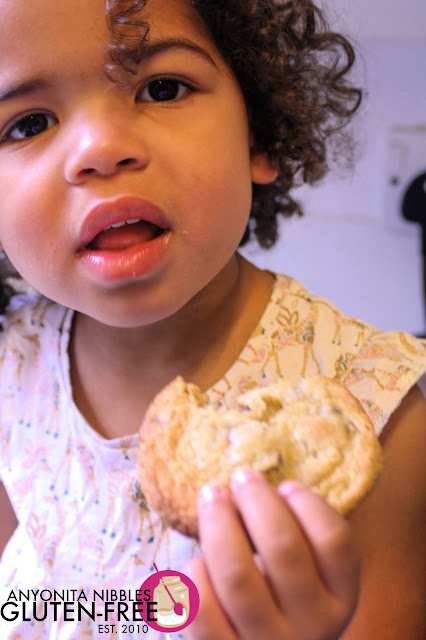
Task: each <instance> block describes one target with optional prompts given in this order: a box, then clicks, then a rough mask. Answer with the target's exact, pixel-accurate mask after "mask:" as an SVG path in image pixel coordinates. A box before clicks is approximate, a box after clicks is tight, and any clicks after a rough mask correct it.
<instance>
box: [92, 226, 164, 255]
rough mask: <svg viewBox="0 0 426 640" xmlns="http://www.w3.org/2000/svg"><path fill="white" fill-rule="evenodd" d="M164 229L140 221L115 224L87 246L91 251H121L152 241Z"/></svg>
mask: <svg viewBox="0 0 426 640" xmlns="http://www.w3.org/2000/svg"><path fill="white" fill-rule="evenodd" d="M164 232H165V229H163V228H161V227H159V226H157V225H155V224H152V223H151V222H147V221H145V220H140V219H130V220H126V221H123V222H117V223H116V224H113V225H111V226H109V227H106V228H105V229H104V230H103V231H101V232H100V233H98V234H97V235H96V236H95V237H94V238H93V240H92V241H91V242H90V243H89V244H88V245H87V247H86V248H87V249H89V250H91V251H123V250H124V249H127V248H128V247H132V246H135V245H138V244H142V243H145V242H149V241H151V240H154V239H155V238H157V237H158V236H160V235H161V234H163V233H164Z"/></svg>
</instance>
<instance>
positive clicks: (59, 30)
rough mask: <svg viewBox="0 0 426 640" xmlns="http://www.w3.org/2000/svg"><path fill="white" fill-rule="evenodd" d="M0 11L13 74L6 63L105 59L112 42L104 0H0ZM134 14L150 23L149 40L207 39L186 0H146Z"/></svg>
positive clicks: (2, 51)
mask: <svg viewBox="0 0 426 640" xmlns="http://www.w3.org/2000/svg"><path fill="white" fill-rule="evenodd" d="M111 4H113V5H114V3H111ZM120 4H123V3H120ZM129 4H131V3H126V6H129ZM117 6H118V3H117ZM114 10H115V7H114ZM0 15H1V21H0V69H1V70H2V71H3V72H5V70H7V68H9V69H10V71H11V73H12V74H13V73H14V71H12V67H11V65H15V64H16V65H18V66H19V68H22V69H25V68H26V67H29V68H30V67H32V66H33V65H37V66H39V67H40V65H41V66H43V65H45V64H47V66H49V65H54V66H55V65H56V66H58V65H61V64H63V65H65V66H66V64H67V61H68V62H69V61H70V54H73V55H72V56H71V57H74V58H75V57H76V56H77V55H78V57H79V58H80V59H81V60H82V61H83V60H85V61H86V64H87V65H90V64H91V62H92V63H94V62H95V61H96V63H98V62H100V61H102V62H105V59H106V52H107V49H108V45H109V44H110V40H111V35H110V30H109V25H108V20H107V15H106V0H0ZM133 17H134V16H132V18H133ZM135 17H136V18H137V20H138V21H141V22H142V23H145V24H148V25H149V33H150V39H156V38H163V37H169V36H171V35H173V36H179V35H184V36H186V37H191V38H198V39H203V40H206V38H207V36H206V35H205V33H203V32H204V29H203V25H202V22H201V19H200V18H199V16H198V14H197V13H196V11H195V9H194V8H193V7H192V6H191V3H190V2H188V0H147V2H146V3H145V7H144V8H143V9H142V10H141V11H140V12H139V14H138V15H137V16H135ZM141 31H143V28H142V27H141ZM15 70H16V68H15ZM46 71H48V69H46Z"/></svg>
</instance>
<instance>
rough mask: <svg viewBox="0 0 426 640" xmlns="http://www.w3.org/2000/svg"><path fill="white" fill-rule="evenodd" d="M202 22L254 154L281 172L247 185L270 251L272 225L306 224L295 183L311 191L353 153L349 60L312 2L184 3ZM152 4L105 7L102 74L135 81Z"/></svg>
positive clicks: (255, 224)
mask: <svg viewBox="0 0 426 640" xmlns="http://www.w3.org/2000/svg"><path fill="white" fill-rule="evenodd" d="M189 1H190V2H191V5H192V6H193V7H194V8H195V10H196V11H197V13H198V14H199V16H200V17H201V19H202V22H203V24H204V26H205V29H206V30H207V32H208V33H209V35H210V36H211V38H212V40H213V42H214V43H215V45H216V47H217V49H218V50H219V51H220V53H221V55H222V57H223V59H224V60H225V62H226V63H227V65H228V66H229V68H230V69H231V70H232V72H233V74H234V76H235V78H236V79H237V81H238V83H239V85H240V87H241V90H242V93H243V95H244V98H245V103H246V108H247V113H248V119H249V126H250V133H251V139H252V148H251V151H252V152H253V153H266V154H267V156H268V157H269V159H270V161H271V162H272V163H273V164H274V166H276V168H277V169H278V177H277V179H276V180H275V181H274V182H273V183H272V184H270V185H257V184H254V185H253V201H252V209H251V212H250V220H249V225H248V227H247V230H246V233H245V235H244V238H243V240H242V242H241V244H242V245H243V244H245V243H246V242H247V241H248V240H249V239H250V238H251V236H252V235H254V236H255V238H256V239H257V241H258V242H259V244H260V246H261V247H264V248H269V247H271V246H273V245H274V244H275V242H276V240H277V237H278V217H279V216H280V215H281V216H284V217H289V216H291V215H293V214H295V213H296V214H299V215H301V214H302V209H301V206H300V204H299V203H298V202H296V201H295V200H294V199H293V198H292V196H291V195H290V191H291V189H292V188H293V187H294V186H295V185H296V183H297V182H300V181H303V182H305V183H307V184H313V183H315V182H317V181H318V180H320V179H321V178H322V177H324V175H325V174H326V173H327V171H328V169H329V164H330V162H329V159H330V152H331V150H332V149H333V148H336V145H337V148H338V149H339V150H340V151H342V150H344V149H345V148H346V151H350V141H349V139H348V136H346V135H345V134H343V133H342V131H343V129H344V127H345V126H346V125H347V123H348V122H349V120H350V118H351V116H352V115H353V114H354V113H355V111H356V110H357V109H358V107H359V105H360V102H361V96H362V92H361V90H360V89H358V88H356V87H353V86H352V85H351V83H350V81H349V80H348V78H347V74H348V72H349V71H350V70H351V68H352V66H353V63H354V60H355V55H354V50H353V47H352V45H351V44H350V43H349V41H348V40H347V39H346V38H344V37H343V36H342V35H340V34H338V33H334V32H332V31H330V30H329V27H328V25H327V22H326V20H325V17H324V15H323V13H322V12H321V10H320V9H319V8H318V7H317V6H316V5H315V4H314V2H312V1H311V0H288V1H285V0H232V2H231V1H230V0H188V2H189ZM148 2H149V0H107V15H108V20H109V26H110V31H111V41H112V43H111V46H110V59H111V62H110V64H109V65H107V67H106V68H107V72H108V73H109V74H110V75H111V76H114V73H116V72H117V70H119V69H121V70H124V71H125V72H127V73H135V72H136V69H137V65H138V63H139V61H140V59H141V55H142V52H143V44H144V42H145V40H146V39H147V38H148V37H149V24H148V23H146V22H143V21H140V20H138V14H139V13H140V11H141V10H142V9H143V8H144V7H145V6H146V4H147V3H148Z"/></svg>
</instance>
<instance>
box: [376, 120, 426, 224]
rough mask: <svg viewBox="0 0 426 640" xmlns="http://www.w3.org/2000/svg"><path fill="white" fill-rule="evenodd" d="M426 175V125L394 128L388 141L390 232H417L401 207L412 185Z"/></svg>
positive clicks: (387, 212)
mask: <svg viewBox="0 0 426 640" xmlns="http://www.w3.org/2000/svg"><path fill="white" fill-rule="evenodd" d="M424 173H426V124H425V125H421V126H420V125H419V126H411V127H392V128H391V129H390V130H389V132H388V136H387V140H386V175H385V179H386V183H385V195H384V207H385V221H386V222H385V224H386V227H387V228H388V229H391V230H393V231H396V232H403V233H417V230H416V229H415V226H416V225H413V224H412V223H410V222H408V221H407V220H406V219H404V217H403V214H402V204H403V200H404V196H405V195H406V193H407V190H408V189H409V187H410V185H411V184H412V183H413V181H415V180H416V179H417V178H418V176H421V175H422V174H424Z"/></svg>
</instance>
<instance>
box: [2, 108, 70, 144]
mask: <svg viewBox="0 0 426 640" xmlns="http://www.w3.org/2000/svg"><path fill="white" fill-rule="evenodd" d="M57 122H58V121H57V119H56V118H55V117H54V116H52V115H49V114H48V113H31V114H30V115H28V116H25V117H23V118H21V119H20V120H18V122H15V124H14V125H13V126H12V127H10V128H9V130H8V131H7V132H6V133H5V135H4V136H3V141H5V140H25V139H26V138H33V137H34V136H38V135H40V134H41V133H43V132H44V131H47V129H50V128H51V127H52V126H54V125H55V124H57Z"/></svg>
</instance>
